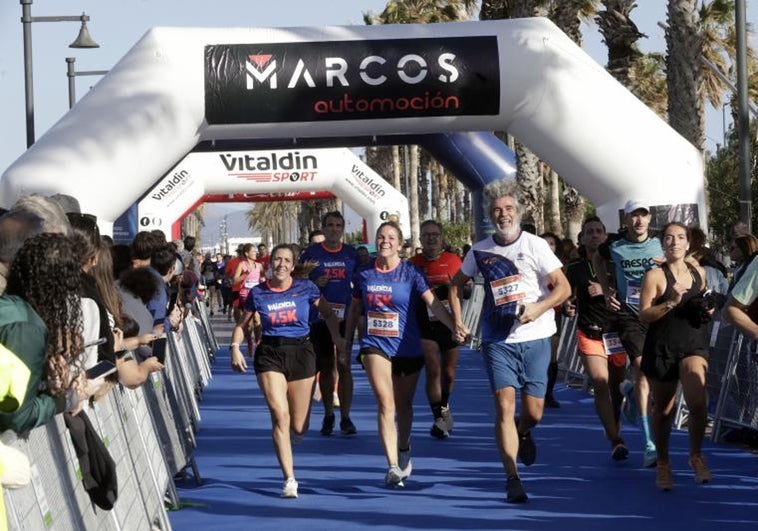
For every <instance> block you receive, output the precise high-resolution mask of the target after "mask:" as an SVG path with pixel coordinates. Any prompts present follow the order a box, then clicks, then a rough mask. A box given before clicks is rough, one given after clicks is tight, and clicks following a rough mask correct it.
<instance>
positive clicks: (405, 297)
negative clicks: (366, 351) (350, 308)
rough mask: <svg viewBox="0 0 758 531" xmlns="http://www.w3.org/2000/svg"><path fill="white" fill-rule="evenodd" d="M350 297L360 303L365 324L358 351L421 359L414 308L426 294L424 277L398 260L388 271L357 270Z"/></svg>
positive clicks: (413, 266) (410, 265)
mask: <svg viewBox="0 0 758 531" xmlns="http://www.w3.org/2000/svg"><path fill="white" fill-rule="evenodd" d="M353 286H354V287H353V298H355V299H361V300H362V301H363V311H364V315H365V316H366V323H365V327H364V329H363V334H362V337H361V348H365V347H374V348H376V349H378V350H380V351H382V352H384V353H385V354H387V355H388V356H390V357H394V356H398V357H416V356H422V355H423V352H422V350H421V335H420V333H419V328H418V321H417V320H416V308H417V306H418V305H419V304H424V302H423V301H422V300H421V294H423V293H425V292H426V291H429V284H428V283H427V281H426V278H424V274H423V273H422V272H421V270H420V269H418V268H417V267H416V266H415V265H413V264H411V263H408V262H405V261H401V262H400V263H399V264H398V266H397V267H396V268H394V269H393V270H391V271H380V270H378V269H376V268H374V267H372V268H366V269H361V270H360V271H358V272H357V273H356V274H355V277H354V281H353Z"/></svg>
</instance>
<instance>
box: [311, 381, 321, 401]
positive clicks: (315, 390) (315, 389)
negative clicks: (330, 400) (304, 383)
mask: <svg viewBox="0 0 758 531" xmlns="http://www.w3.org/2000/svg"><path fill="white" fill-rule="evenodd" d="M313 400H314V401H316V402H321V389H320V388H319V386H318V382H316V385H314V386H313Z"/></svg>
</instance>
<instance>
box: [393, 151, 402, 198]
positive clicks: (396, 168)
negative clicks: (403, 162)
mask: <svg viewBox="0 0 758 531" xmlns="http://www.w3.org/2000/svg"><path fill="white" fill-rule="evenodd" d="M392 186H394V187H395V189H396V190H397V191H398V192H401V193H402V187H401V186H400V146H392Z"/></svg>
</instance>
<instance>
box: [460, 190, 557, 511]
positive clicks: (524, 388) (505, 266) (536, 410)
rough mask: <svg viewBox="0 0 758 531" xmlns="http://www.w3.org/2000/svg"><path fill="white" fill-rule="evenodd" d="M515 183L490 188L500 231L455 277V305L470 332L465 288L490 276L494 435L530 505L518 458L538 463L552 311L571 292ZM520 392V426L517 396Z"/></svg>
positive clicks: (486, 316) (485, 321) (515, 493)
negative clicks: (535, 432) (530, 228)
mask: <svg viewBox="0 0 758 531" xmlns="http://www.w3.org/2000/svg"><path fill="white" fill-rule="evenodd" d="M519 195H520V192H519V188H518V184H517V183H515V182H507V181H499V182H496V183H493V184H492V185H490V186H488V187H487V188H485V190H484V200H485V203H486V204H485V208H486V209H487V211H488V212H489V214H490V218H491V220H492V225H493V227H494V228H495V233H494V234H493V235H492V236H488V237H487V238H485V239H484V240H481V241H479V242H477V243H475V244H474V246H473V247H472V248H471V251H469V252H468V253H467V254H466V258H465V259H464V260H463V265H462V266H461V269H460V271H458V273H457V274H456V275H455V277H454V278H453V282H452V286H451V289H450V303H451V308H452V313H453V317H454V320H455V323H456V327H457V328H459V329H460V330H461V331H462V330H465V329H466V328H465V326H464V324H463V320H462V313H461V305H460V299H459V298H458V296H457V295H458V293H459V290H461V289H462V288H463V286H464V285H465V284H466V282H468V281H469V280H470V279H471V278H473V277H475V276H476V275H478V274H481V275H482V276H483V277H484V289H485V299H484V304H483V307H482V314H481V329H482V332H481V340H482V354H483V357H484V362H485V368H486V370H487V375H488V377H489V381H490V387H491V389H492V393H493V395H494V397H495V407H496V415H495V418H496V420H495V435H496V440H497V445H498V449H499V451H500V457H501V459H502V462H503V467H504V468H505V473H506V477H507V480H506V501H508V502H509V503H523V502H525V501H527V495H526V492H525V491H524V488H523V486H522V485H521V480H520V479H519V476H518V467H517V465H516V456H517V455H518V457H519V458H520V459H521V462H522V463H523V464H524V465H526V466H529V465H531V464H532V463H534V461H535V458H536V447H535V445H534V441H533V440H532V437H531V431H530V430H531V428H533V427H534V426H536V425H537V423H538V422H539V421H540V419H541V418H542V412H543V409H544V405H545V400H544V398H545V391H546V388H547V366H548V364H549V363H550V337H551V336H552V335H553V334H554V333H555V332H556V328H555V316H554V313H553V308H554V307H555V306H559V305H560V304H561V303H563V301H564V300H566V299H567V298H568V297H569V295H570V294H571V287H570V286H569V283H568V280H567V279H566V276H565V275H564V274H563V271H562V269H561V268H562V264H561V261H560V260H559V259H558V258H557V257H556V256H555V254H553V252H552V251H551V250H550V247H549V246H548V244H547V242H546V241H545V240H544V239H542V238H540V237H538V236H535V235H533V234H529V233H527V232H523V231H522V230H521V217H522V214H523V212H522V206H521V205H520V204H519ZM517 390H519V391H520V392H521V411H520V412H519V418H518V426H516V423H515V422H514V417H515V414H516V391H517Z"/></svg>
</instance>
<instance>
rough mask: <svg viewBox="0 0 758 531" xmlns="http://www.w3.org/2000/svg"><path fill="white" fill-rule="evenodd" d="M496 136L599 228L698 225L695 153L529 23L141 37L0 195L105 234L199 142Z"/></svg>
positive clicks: (14, 171) (555, 33)
mask: <svg viewBox="0 0 758 531" xmlns="http://www.w3.org/2000/svg"><path fill="white" fill-rule="evenodd" d="M493 130H507V131H508V132H510V133H511V134H513V135H514V136H516V137H517V138H519V139H520V140H521V141H522V142H524V143H525V144H526V145H527V146H529V148H531V149H532V150H533V151H534V152H535V153H536V154H537V155H538V156H539V157H540V158H542V159H543V160H544V161H546V162H547V163H548V164H550V165H551V166H552V167H553V168H554V169H555V170H556V171H557V172H558V173H559V174H560V175H561V176H563V178H564V179H566V181H567V182H569V183H570V184H571V185H573V186H575V187H576V188H578V189H579V190H580V191H581V192H582V193H583V194H585V195H586V196H587V197H588V198H589V199H590V200H591V201H592V202H593V203H594V204H595V205H596V206H597V207H598V213H599V215H600V216H602V217H603V218H605V219H606V220H607V222H608V223H609V225H610V226H612V225H613V223H612V222H611V221H612V220H615V219H617V216H618V211H619V209H620V208H621V207H622V206H623V204H624V202H625V201H626V200H627V199H629V198H632V197H633V198H635V199H638V200H641V201H644V202H645V203H647V204H649V205H651V206H653V207H656V206H660V207H666V206H669V205H676V206H680V207H681V206H684V207H685V208H688V209H689V210H691V211H692V212H694V213H695V215H699V218H700V219H699V221H700V223H701V226H704V225H705V217H706V216H705V204H704V191H703V161H702V157H701V155H700V154H699V152H698V151H697V150H696V149H695V148H694V147H693V146H692V145H690V144H689V143H688V142H687V141H686V140H684V139H683V138H682V137H681V136H680V135H678V134H677V133H676V132H675V131H674V130H673V129H671V128H670V127H669V126H668V125H667V124H666V123H665V122H664V121H662V120H661V119H660V118H658V117H657V116H656V115H655V114H654V113H653V112H652V111H651V110H650V109H648V108H647V107H646V106H645V105H644V104H643V103H641V102H640V101H639V100H637V99H636V98H635V97H634V96H633V95H632V94H631V93H629V92H628V91H627V90H626V89H625V88H624V87H623V86H621V85H620V84H619V83H618V82H616V81H615V80H614V79H613V78H612V77H611V76H610V75H609V74H608V73H607V72H606V71H605V70H604V69H603V68H602V67H600V66H599V65H598V64H597V63H596V62H595V61H594V60H593V59H592V58H590V57H589V56H588V55H587V54H585V53H584V52H583V51H582V50H581V49H580V48H579V47H578V46H577V45H576V44H575V43H573V42H572V41H571V40H570V39H569V38H568V37H567V36H566V35H564V34H563V33H562V32H561V31H560V30H559V29H558V28H557V27H556V26H555V25H554V24H552V23H551V22H550V21H548V20H546V19H540V18H532V19H517V20H503V21H487V22H462V23H450V24H429V25H382V26H349V27H320V28H256V29H250V28H231V29H230V28H217V29H208V28H154V29H152V30H150V31H148V32H147V33H146V34H145V36H144V37H143V38H142V39H141V40H140V41H139V42H138V43H137V44H136V45H135V46H134V47H133V48H132V49H131V50H130V51H129V52H128V54H127V55H126V56H125V57H124V58H123V59H122V60H121V61H119V63H118V64H117V65H115V66H114V67H113V68H112V69H111V70H110V72H109V73H108V74H107V75H106V76H104V77H103V78H102V79H101V81H100V82H99V83H98V84H97V85H96V86H95V87H94V88H93V89H92V90H91V91H90V92H89V93H88V94H87V95H86V96H85V97H84V98H83V99H82V100H81V101H80V102H79V103H78V104H77V105H76V106H75V107H74V108H73V109H72V110H71V111H70V112H69V113H68V114H66V115H65V116H64V117H63V118H62V119H61V120H60V121H59V122H58V123H57V124H55V125H54V126H53V127H52V128H51V129H50V130H49V131H48V132H47V133H46V134H45V135H44V136H42V137H41V138H40V139H39V141H38V142H37V143H36V144H35V145H34V146H32V147H31V148H30V149H29V150H28V151H27V152H26V153H24V154H23V155H22V156H21V157H20V158H19V159H18V160H17V161H16V162H15V163H14V164H12V165H11V166H10V167H9V168H8V170H7V171H6V172H5V173H4V175H3V176H2V180H0V197H1V198H2V199H1V201H2V203H3V206H7V205H8V204H10V203H13V201H15V199H16V198H17V197H18V196H20V195H23V194H25V193H29V192H41V193H51V192H62V193H69V194H72V195H75V196H76V197H78V198H79V200H80V202H81V204H82V208H83V209H85V210H87V211H89V212H92V213H94V214H97V215H98V216H99V217H100V219H101V220H103V221H104V222H106V223H107V222H112V221H113V220H115V219H116V218H117V217H118V216H119V215H120V214H121V213H122V212H124V211H125V210H126V209H127V208H128V207H129V206H130V205H131V204H132V203H134V202H135V201H136V200H137V199H138V198H139V197H141V196H142V194H143V192H144V190H145V189H147V188H149V187H150V186H151V185H152V184H153V183H154V182H155V180H156V179H157V178H158V177H159V176H161V175H164V174H166V172H167V171H168V170H169V169H170V168H171V167H173V166H174V165H175V164H176V163H177V161H179V160H181V159H182V158H183V157H184V156H185V155H186V154H187V153H188V152H190V151H191V150H192V149H193V148H194V147H195V146H196V145H197V144H198V143H199V142H203V141H220V140H228V139H257V140H261V141H265V140H273V141H276V140H283V139H286V141H287V142H289V147H297V142H298V141H299V140H300V139H305V138H309V139H313V141H314V142H318V141H319V139H321V140H324V141H328V140H329V139H334V138H335V137H336V138H350V137H368V138H372V137H374V136H376V135H397V134H410V135H417V134H429V133H443V134H444V133H454V132H470V131H493ZM343 145H346V144H343ZM470 148H471V149H473V150H475V151H476V150H482V149H487V147H486V146H480V145H477V143H476V142H474V143H472V144H471V146H470ZM501 177H502V174H499V175H488V176H487V178H488V179H489V180H494V179H498V178H501ZM106 193H107V200H104V194H106ZM694 221H697V219H695V220H694Z"/></svg>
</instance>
